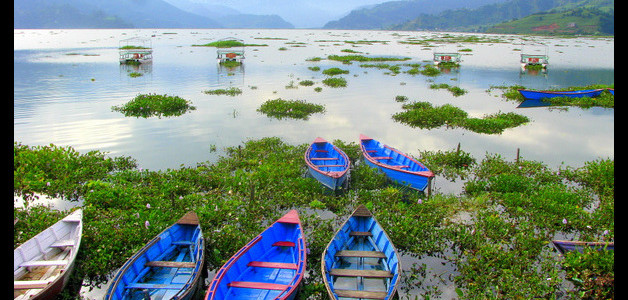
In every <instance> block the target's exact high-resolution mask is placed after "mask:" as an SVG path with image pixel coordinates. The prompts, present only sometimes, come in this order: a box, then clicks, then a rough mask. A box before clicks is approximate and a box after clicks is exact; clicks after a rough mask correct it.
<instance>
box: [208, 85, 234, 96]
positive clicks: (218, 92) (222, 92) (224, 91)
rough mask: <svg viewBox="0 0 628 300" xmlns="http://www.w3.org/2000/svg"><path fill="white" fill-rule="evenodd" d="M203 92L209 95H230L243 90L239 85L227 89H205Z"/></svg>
mask: <svg viewBox="0 0 628 300" xmlns="http://www.w3.org/2000/svg"><path fill="white" fill-rule="evenodd" d="M203 93H205V94H207V95H229V96H236V95H240V94H242V90H241V89H240V88H237V87H230V88H226V89H215V90H205V91H203Z"/></svg>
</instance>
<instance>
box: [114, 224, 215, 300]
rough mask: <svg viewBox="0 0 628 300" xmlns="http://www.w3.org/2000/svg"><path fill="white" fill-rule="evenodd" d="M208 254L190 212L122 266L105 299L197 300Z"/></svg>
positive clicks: (199, 227)
mask: <svg viewBox="0 0 628 300" xmlns="http://www.w3.org/2000/svg"><path fill="white" fill-rule="evenodd" d="M204 253H205V243H204V239H203V232H202V231H201V225H200V222H199V219H198V216H197V215H196V213H194V212H188V213H186V214H185V215H184V216H183V217H182V218H181V219H179V220H178V221H177V222H176V223H174V224H173V225H171V226H170V227H168V228H166V229H165V230H164V231H162V232H161V233H160V234H159V235H157V236H156V237H155V238H153V239H152V240H150V242H148V244H146V245H145V246H144V247H142V249H140V250H139V251H138V252H137V253H135V254H134V255H133V256H131V258H129V259H128V260H127V261H126V263H125V264H124V265H122V267H121V268H120V270H118V272H117V273H116V275H115V276H114V278H113V282H112V283H111V285H110V286H109V288H108V289H107V294H106V295H105V299H106V300H119V299H193V298H192V297H193V296H194V294H195V292H197V290H199V289H200V288H201V286H200V283H201V272H202V267H203V263H204V261H205V259H204Z"/></svg>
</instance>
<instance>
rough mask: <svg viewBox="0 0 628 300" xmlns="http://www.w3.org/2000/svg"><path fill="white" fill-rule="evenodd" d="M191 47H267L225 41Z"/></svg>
mask: <svg viewBox="0 0 628 300" xmlns="http://www.w3.org/2000/svg"><path fill="white" fill-rule="evenodd" d="M192 46H193V47H216V48H231V47H252V46H257V47H263V46H268V45H266V44H245V43H243V42H240V41H236V40H227V41H216V42H211V43H207V44H202V45H192Z"/></svg>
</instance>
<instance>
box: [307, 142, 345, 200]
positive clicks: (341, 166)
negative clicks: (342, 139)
mask: <svg viewBox="0 0 628 300" xmlns="http://www.w3.org/2000/svg"><path fill="white" fill-rule="evenodd" d="M305 163H306V164H307V168H308V171H309V172H310V174H311V175H312V177H314V178H316V180H318V181H319V182H320V183H322V184H323V185H325V186H326V187H328V188H330V189H331V190H335V189H337V188H338V187H341V186H342V185H343V184H345V183H346V182H347V181H346V180H347V177H348V176H349V157H348V156H347V154H345V153H344V152H343V151H342V150H340V149H339V148H338V147H336V146H334V145H333V144H331V143H330V142H328V141H326V140H325V139H323V138H321V137H317V138H316V139H314V142H312V144H310V146H309V147H308V148H307V150H306V151H305Z"/></svg>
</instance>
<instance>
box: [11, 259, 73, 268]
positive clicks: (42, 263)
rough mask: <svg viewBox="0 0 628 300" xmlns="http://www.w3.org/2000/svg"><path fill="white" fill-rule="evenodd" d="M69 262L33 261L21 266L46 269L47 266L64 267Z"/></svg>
mask: <svg viewBox="0 0 628 300" xmlns="http://www.w3.org/2000/svg"><path fill="white" fill-rule="evenodd" d="M67 264H68V261H67V260H31V261H26V262H23V263H22V264H20V267H45V266H64V265H67Z"/></svg>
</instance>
